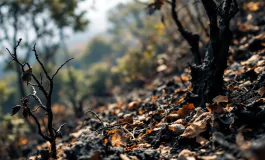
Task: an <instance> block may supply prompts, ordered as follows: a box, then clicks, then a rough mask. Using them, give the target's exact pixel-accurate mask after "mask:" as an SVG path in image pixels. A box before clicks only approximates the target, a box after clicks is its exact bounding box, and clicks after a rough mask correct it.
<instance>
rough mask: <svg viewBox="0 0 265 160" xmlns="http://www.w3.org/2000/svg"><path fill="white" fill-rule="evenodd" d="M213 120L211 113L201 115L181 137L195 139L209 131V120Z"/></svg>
mask: <svg viewBox="0 0 265 160" xmlns="http://www.w3.org/2000/svg"><path fill="white" fill-rule="evenodd" d="M211 118H212V114H211V113H210V112H205V113H203V114H201V115H200V116H199V117H198V118H196V119H195V120H194V122H193V123H192V124H191V125H190V126H188V127H187V128H186V130H185V131H184V133H183V134H182V135H180V136H182V137H187V138H194V137H196V136H198V135H199V134H200V133H202V132H204V131H205V130H206V129H207V124H208V123H209V120H210V119H211Z"/></svg>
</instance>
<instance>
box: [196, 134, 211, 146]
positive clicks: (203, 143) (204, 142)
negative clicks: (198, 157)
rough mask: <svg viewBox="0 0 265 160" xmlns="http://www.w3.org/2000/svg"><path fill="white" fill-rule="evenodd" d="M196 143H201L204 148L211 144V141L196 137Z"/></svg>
mask: <svg viewBox="0 0 265 160" xmlns="http://www.w3.org/2000/svg"><path fill="white" fill-rule="evenodd" d="M196 142H197V143H199V144H200V145H202V146H203V145H206V144H208V143H209V141H208V140H207V139H205V138H203V137H202V136H197V137H196Z"/></svg>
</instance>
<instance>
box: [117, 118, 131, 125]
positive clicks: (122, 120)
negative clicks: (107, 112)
mask: <svg viewBox="0 0 265 160" xmlns="http://www.w3.org/2000/svg"><path fill="white" fill-rule="evenodd" d="M117 123H118V124H119V123H130V124H133V118H124V119H120V120H118V122H117Z"/></svg>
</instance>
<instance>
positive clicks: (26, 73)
mask: <svg viewBox="0 0 265 160" xmlns="http://www.w3.org/2000/svg"><path fill="white" fill-rule="evenodd" d="M31 76H32V68H29V69H28V70H26V71H24V72H23V73H22V75H21V78H22V80H23V81H24V82H26V83H27V85H28V83H29V82H30V81H31Z"/></svg>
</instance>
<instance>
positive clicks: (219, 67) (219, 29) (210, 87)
mask: <svg viewBox="0 0 265 160" xmlns="http://www.w3.org/2000/svg"><path fill="white" fill-rule="evenodd" d="M175 2H176V0H173V1H172V16H173V19H174V20H175V22H176V24H177V26H178V27H179V31H180V33H181V35H182V36H183V37H184V39H186V40H187V41H188V43H189V45H190V47H191V52H192V53H193V56H194V64H193V65H190V68H191V77H192V80H191V83H192V93H193V94H191V95H193V96H192V97H190V100H191V101H192V102H193V103H194V104H195V105H196V106H202V107H205V103H207V102H210V101H211V100H212V99H213V98H214V97H215V96H217V95H219V94H221V92H222V87H223V74H224V70H225V69H226V67H227V58H228V56H229V46H230V44H231V40H232V32H231V30H230V29H229V23H230V20H231V19H232V18H233V17H234V16H235V14H236V13H237V11H238V6H237V2H236V0H224V1H223V3H222V4H221V5H220V6H219V7H217V5H216V3H215V2H214V1H213V0H202V4H203V6H204V9H205V11H206V14H207V16H208V18H209V21H210V24H209V27H210V41H209V43H208V48H207V52H206V54H205V57H204V60H203V62H202V63H200V59H198V56H199V53H198V52H197V51H196V52H195V50H198V40H197V39H195V38H192V37H196V35H194V34H192V33H190V32H188V33H187V31H182V30H183V29H182V28H183V27H182V28H181V24H179V23H180V21H179V20H178V18H177V16H176V12H175V4H176V3H175ZM174 12H175V13H174ZM218 16H219V21H218V18H217V17H218Z"/></svg>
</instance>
